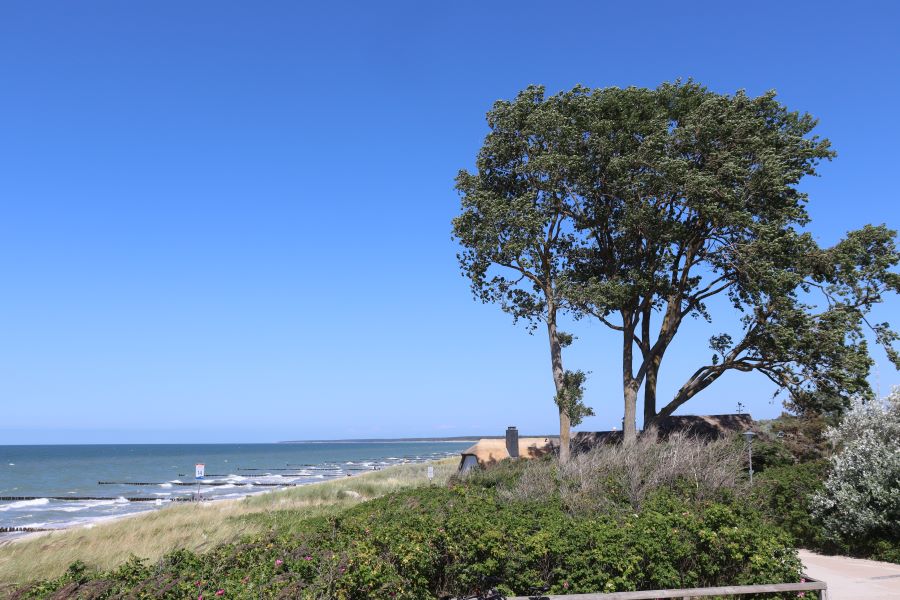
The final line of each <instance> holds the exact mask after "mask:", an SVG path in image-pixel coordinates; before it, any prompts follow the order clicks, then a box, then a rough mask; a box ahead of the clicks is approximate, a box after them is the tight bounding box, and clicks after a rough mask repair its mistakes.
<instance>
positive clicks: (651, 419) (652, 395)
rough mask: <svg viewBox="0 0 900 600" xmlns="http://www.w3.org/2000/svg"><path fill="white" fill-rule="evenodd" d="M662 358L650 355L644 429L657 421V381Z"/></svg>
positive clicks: (645, 382) (645, 384)
mask: <svg viewBox="0 0 900 600" xmlns="http://www.w3.org/2000/svg"><path fill="white" fill-rule="evenodd" d="M661 358H662V357H660V356H658V355H653V356H652V357H648V358H647V359H646V360H647V361H648V363H647V374H646V376H645V379H644V429H647V428H648V427H650V426H651V425H653V424H655V423H656V381H657V377H658V376H659V365H660V362H661Z"/></svg>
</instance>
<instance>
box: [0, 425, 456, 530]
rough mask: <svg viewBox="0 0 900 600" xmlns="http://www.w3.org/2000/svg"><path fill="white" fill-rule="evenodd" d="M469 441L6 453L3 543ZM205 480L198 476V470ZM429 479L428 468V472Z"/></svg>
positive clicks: (428, 457) (0, 455)
mask: <svg viewBox="0 0 900 600" xmlns="http://www.w3.org/2000/svg"><path fill="white" fill-rule="evenodd" d="M471 444H472V442H466V441H435V442H429V441H410V442H406V441H377V442H298V443H279V444H134V445H52V446H50V445H48V446H37V445H35V446H0V539H3V538H4V537H6V538H8V537H11V536H16V535H21V531H18V532H15V531H10V530H23V529H24V530H41V529H60V528H66V527H72V526H85V525H87V526H91V525H92V524H94V523H96V522H98V521H101V520H104V519H110V518H117V517H121V516H124V515H129V514H132V513H137V512H142V511H149V510H158V509H160V508H163V507H165V506H171V505H172V504H173V503H175V502H183V501H194V500H204V501H205V500H221V499H226V498H240V497H242V496H246V495H249V494H259V493H266V492H271V491H273V490H277V489H284V488H287V487H292V486H297V485H307V484H311V483H315V482H319V481H327V480H329V479H337V478H342V477H347V476H349V475H356V474H359V473H364V472H367V471H372V470H377V469H383V468H385V467H389V466H391V465H397V464H409V463H424V462H427V461H432V460H436V459H440V458H445V457H448V456H454V455H458V454H459V452H460V451H461V450H463V449H464V448H466V447H467V446H469V445H471ZM198 463H202V464H203V465H204V473H205V476H204V477H203V478H202V479H199V480H198V479H196V478H195V475H196V465H197V464H198ZM422 470H423V477H425V476H426V475H425V472H426V468H425V466H424V465H423V467H422Z"/></svg>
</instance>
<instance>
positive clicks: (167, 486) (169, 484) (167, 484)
mask: <svg viewBox="0 0 900 600" xmlns="http://www.w3.org/2000/svg"><path fill="white" fill-rule="evenodd" d="M159 487H161V488H170V487H172V484H171V483H168V482H166V483H161V484H159Z"/></svg>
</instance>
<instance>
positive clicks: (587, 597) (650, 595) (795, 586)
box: [508, 577, 828, 600]
mask: <svg viewBox="0 0 900 600" xmlns="http://www.w3.org/2000/svg"><path fill="white" fill-rule="evenodd" d="M804 578H805V579H806V581H805V582H803V583H771V584H762V585H726V586H722V587H706V588H687V589H683V590H645V591H643V592H612V593H608V594H569V595H567V596H542V597H540V600H656V599H657V598H684V599H685V600H687V599H689V598H708V597H710V596H744V595H747V594H775V593H778V592H794V593H797V592H818V596H819V598H820V600H826V599H827V597H828V596H827V593H828V589H827V588H828V586H827V585H826V583H825V582H824V581H819V580H817V579H811V578H809V577H804ZM534 598H535V597H530V598H529V597H528V596H518V597H515V598H509V599H508V600H534Z"/></svg>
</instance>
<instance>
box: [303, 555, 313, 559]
mask: <svg viewBox="0 0 900 600" xmlns="http://www.w3.org/2000/svg"><path fill="white" fill-rule="evenodd" d="M303 560H312V556H304V557H303Z"/></svg>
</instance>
